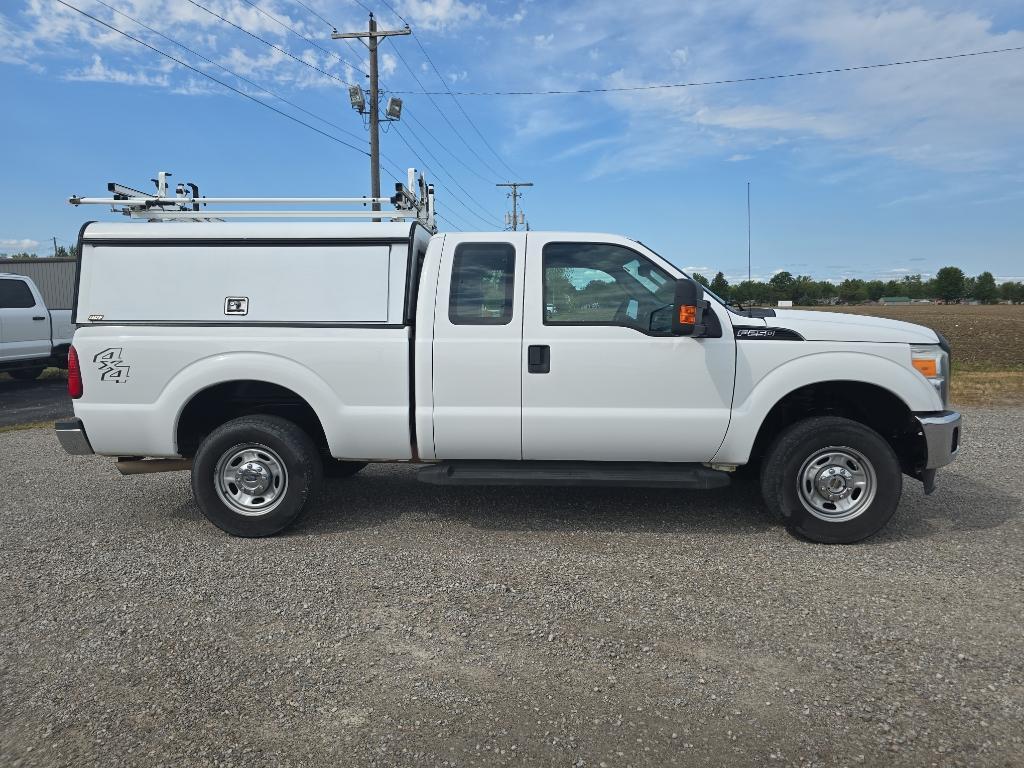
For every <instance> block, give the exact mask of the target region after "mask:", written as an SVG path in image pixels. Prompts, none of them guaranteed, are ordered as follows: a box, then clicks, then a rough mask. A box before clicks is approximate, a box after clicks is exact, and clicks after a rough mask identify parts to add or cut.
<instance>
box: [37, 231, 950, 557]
mask: <svg viewBox="0 0 1024 768" xmlns="http://www.w3.org/2000/svg"><path fill="white" fill-rule="evenodd" d="M183 215H195V214H183ZM81 254H82V256H81V263H80V276H79V292H78V299H77V306H76V316H75V322H76V323H77V325H78V328H77V331H76V333H75V338H74V348H73V351H72V354H71V361H70V366H71V368H70V376H69V388H70V391H71V394H72V396H73V397H74V398H75V400H74V408H75V415H76V418H75V419H74V420H71V421H67V422H62V423H59V424H58V425H57V432H58V435H59V437H60V439H61V442H62V444H63V445H64V446H65V448H66V449H67V450H68V451H69V452H71V453H93V452H94V453H98V454H103V455H106V456H116V457H119V467H121V469H122V471H124V472H147V471H159V470H169V469H184V468H191V471H192V488H193V492H194V495H195V498H196V501H197V502H198V505H199V508H200V509H201V510H202V511H203V513H204V514H205V515H206V516H207V517H208V518H209V519H210V520H211V521H212V522H213V523H215V524H216V525H218V526H219V527H221V528H222V529H224V530H225V531H228V532H230V533H232V534H236V535H242V536H265V535H270V534H273V533H276V532H278V531H280V530H281V529H283V528H284V527H285V526H287V525H288V524H289V523H291V522H292V521H293V520H294V519H295V518H296V517H297V516H298V515H299V514H300V512H301V511H302V510H303V509H304V508H305V507H306V506H307V505H308V504H309V503H310V500H311V499H312V498H313V496H314V494H315V493H316V491H317V488H318V486H319V484H320V481H321V477H322V475H323V474H330V475H349V474H354V473H355V472H357V471H358V470H359V469H361V468H362V467H363V466H364V465H365V464H366V463H368V462H396V461H397V462H412V463H419V464H423V465H424V467H423V468H422V469H421V470H420V472H419V478H420V479H421V480H423V481H425V482H429V483H434V484H440V485H451V484H484V485H509V484H523V483H533V484H554V485H578V484H605V485H632V486H641V487H643V486H648V487H676V488H684V489H685V488H702V489H706V488H715V487H720V486H724V485H727V484H728V483H729V482H730V479H731V478H732V476H733V474H734V472H735V471H736V470H737V469H741V470H743V468H745V467H747V465H750V466H749V467H747V469H746V471H747V472H750V471H751V470H753V469H756V470H757V471H759V473H760V474H759V475H757V477H759V481H760V484H761V488H762V491H763V495H764V502H765V505H766V507H767V509H768V510H769V511H770V512H772V513H773V514H775V515H777V516H778V517H779V518H780V519H782V520H783V521H785V523H786V525H787V527H788V528H789V529H790V530H791V531H792V532H794V533H796V534H799V535H801V536H803V537H806V538H809V539H812V540H815V541H821V542H830V543H844V542H852V541H857V540H859V539H863V538H865V537H867V536H870V535H871V534H873V533H875V532H876V531H878V530H879V529H880V528H882V527H883V526H884V525H885V524H886V522H887V521H888V520H889V518H890V517H891V516H892V514H893V512H894V511H895V509H896V507H897V504H898V503H899V499H900V493H901V488H902V481H903V477H904V475H906V476H909V477H911V478H915V479H917V480H920V481H922V482H923V483H924V486H925V491H926V492H930V491H931V490H932V487H933V485H934V477H935V470H936V469H937V468H939V467H942V466H943V465H945V464H948V463H949V462H950V461H951V460H952V459H953V458H954V456H955V455H956V453H957V449H958V446H959V428H960V415H959V414H957V413H956V412H953V411H951V410H949V374H950V368H949V348H948V346H947V344H946V342H945V340H944V339H943V338H941V337H940V336H938V335H936V333H935V332H934V331H932V330H929V329H928V328H924V327H921V326H918V325H912V324H909V323H902V322H895V321H891V320H881V319H874V318H868V317H862V316H851V315H843V314H834V313H820V312H806V311H790V310H777V311H775V310H770V309H750V310H740V309H737V308H735V307H732V306H728V305H726V304H725V303H723V302H722V301H721V300H719V299H718V298H717V297H716V296H714V295H712V294H710V293H709V292H708V291H706V290H704V289H702V288H701V287H700V286H699V285H698V284H697V283H695V282H694V281H693V280H691V279H690V278H689V277H687V276H686V275H685V274H684V273H683V272H682V271H681V270H680V269H679V268H678V267H676V266H675V265H673V264H672V263H671V262H669V261H668V260H666V259H665V258H662V257H661V256H660V255H658V254H657V253H655V252H654V251H652V250H651V249H650V248H648V247H646V246H644V245H643V244H641V243H639V242H636V241H633V240H630V239H627V238H625V237H619V236H616V235H607V234H594V233H579V232H538V231H531V232H486V233H447V234H432V233H431V232H430V231H428V230H427V229H426V228H425V227H423V226H422V225H420V224H418V223H413V224H412V225H411V226H410V225H409V224H403V223H394V222H381V223H363V224H357V223H316V222H313V223H233V222H213V221H201V222H172V223H99V224H97V223H93V224H90V225H88V226H87V227H85V228H83V233H82V237H81ZM381 503H386V500H385V499H382V500H381Z"/></svg>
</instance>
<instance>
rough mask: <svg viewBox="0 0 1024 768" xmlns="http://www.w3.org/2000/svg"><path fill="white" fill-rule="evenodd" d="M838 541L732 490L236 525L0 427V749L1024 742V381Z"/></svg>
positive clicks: (40, 435) (1006, 750)
mask: <svg viewBox="0 0 1024 768" xmlns="http://www.w3.org/2000/svg"><path fill="white" fill-rule="evenodd" d="M965 429H966V433H965V446H964V449H963V451H962V455H961V457H960V460H959V461H958V462H957V463H956V464H955V465H954V467H953V468H952V469H949V470H947V471H945V472H943V473H940V488H939V490H938V491H937V492H936V493H935V495H934V496H932V497H931V498H929V499H926V498H925V497H924V496H923V494H922V492H921V487H920V485H919V484H918V483H908V484H907V486H906V488H905V490H904V498H903V504H902V507H901V508H900V510H899V512H898V513H897V517H896V518H895V519H894V521H893V522H892V523H891V524H890V526H889V528H888V529H887V530H886V531H885V532H883V534H881V535H879V536H878V537H876V538H875V539H872V540H871V541H869V542H866V543H864V544H860V545H855V546H850V547H825V546H816V545H812V544H808V543H803V542H799V541H796V540H794V539H792V538H790V537H789V536H788V535H787V534H786V533H785V532H784V531H783V530H782V529H780V528H778V527H776V526H774V525H771V524H769V523H768V522H767V521H766V520H765V518H764V517H763V516H762V513H761V511H760V504H759V502H758V500H757V497H756V495H755V494H754V493H753V492H752V491H750V490H749V489H742V488H739V489H728V490H725V491H714V492H707V493H682V492H674V491H641V490H621V491H607V490H600V491H590V490H588V491H580V490H573V489H554V490H551V489H496V490H480V489H464V488H456V489H438V488H434V487H431V486H426V485H423V484H420V483H417V482H416V481H415V479H414V470H413V469H412V468H409V467H403V466H397V465H394V466H379V467H371V468H368V469H367V470H366V471H364V472H363V473H362V474H361V475H359V476H357V477H356V478H353V479H351V480H346V481H337V482H333V483H331V484H329V485H328V487H327V488H326V491H325V493H324V495H323V497H322V499H321V501H320V503H319V504H318V506H317V507H316V508H315V509H314V510H313V511H312V513H311V514H310V515H309V516H308V517H307V518H306V519H305V520H304V522H303V523H302V524H300V525H299V527H298V528H297V529H296V530H294V531H293V532H292V533H291V534H290V535H285V536H281V537H278V538H275V539H269V540H261V541H249V540H239V539H232V538H229V537H228V536H226V535H224V534H222V533H221V532H219V531H218V530H217V529H215V528H214V527H213V526H212V525H210V524H209V523H207V522H206V521H205V520H204V519H203V518H202V517H201V516H200V514H199V512H198V511H197V509H196V507H195V505H194V504H193V503H192V501H191V498H190V494H189V489H188V477H187V475H186V474H184V473H176V474H166V475H154V476H149V477H134V478H122V477H120V476H119V475H117V473H116V471H115V470H114V468H113V466H112V464H111V462H110V460H106V459H100V458H92V457H75V458H72V457H68V456H65V455H63V454H62V453H61V452H60V450H59V448H58V446H57V444H56V441H55V440H54V439H53V437H52V436H51V435H50V434H49V433H48V432H45V431H26V432H14V433H8V434H0V489H2V493H0V516H2V520H3V524H4V528H3V531H4V532H3V535H2V537H0V542H2V543H0V636H2V638H3V640H2V645H0V765H4V766H22V765H24V766H29V765H69V766H71V765H74V766H84V765H102V766H117V765H130V766H149V765H154V766H156V765H167V766H203V765H222V766H235V765H237V766H240V765H252V766H269V765H294V766H300V765H304V766H320V765H323V766H348V765H359V766H369V765H379V766H408V765H442V766H443V765H459V766H469V765H485V764H486V765H556V766H572V765H585V766H601V765H606V766H627V765H634V766H647V765H650V766H662V765H674V764H678V765H730V766H742V765H822V766H831V765H855V764H863V765H865V766H877V765H899V766H932V765H936V766H949V765H964V766H967V765H971V766H976V765H993V766H1009V765H1021V764H1024V727H1022V725H1021V724H1022V722H1024V638H1022V626H1024V622H1022V619H1024V578H1022V562H1024V561H1022V557H1021V555H1022V553H1024V525H1022V507H1024V485H1022V484H1021V482H1020V478H1021V476H1022V475H1024V459H1022V452H1021V443H1022V438H1021V435H1024V410H1022V409H1013V410H998V411H996V410H993V411H984V410H972V411H969V412H968V413H967V414H966V427H965Z"/></svg>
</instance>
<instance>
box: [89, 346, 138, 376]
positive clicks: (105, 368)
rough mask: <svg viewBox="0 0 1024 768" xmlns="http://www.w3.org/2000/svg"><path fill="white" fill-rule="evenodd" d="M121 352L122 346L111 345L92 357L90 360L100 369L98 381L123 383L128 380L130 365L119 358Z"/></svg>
mask: <svg viewBox="0 0 1024 768" xmlns="http://www.w3.org/2000/svg"><path fill="white" fill-rule="evenodd" d="M122 354H123V348H122V347H111V348H110V349H104V350H103V351H102V352H100V353H98V354H97V355H96V356H95V357H93V359H92V361H93V362H94V363H96V365H97V366H98V367H99V369H100V381H112V382H114V383H115V384H124V383H125V382H126V381H127V380H128V373H129V372H130V371H131V369H132V367H131V366H130V365H128V364H127V363H125V361H124V360H122V359H121V356H122Z"/></svg>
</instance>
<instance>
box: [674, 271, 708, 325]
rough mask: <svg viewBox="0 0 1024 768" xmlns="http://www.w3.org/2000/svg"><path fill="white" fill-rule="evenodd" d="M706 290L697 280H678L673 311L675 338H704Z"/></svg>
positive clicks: (685, 278) (687, 278) (706, 304)
mask: <svg viewBox="0 0 1024 768" xmlns="http://www.w3.org/2000/svg"><path fill="white" fill-rule="evenodd" d="M707 306H708V303H707V302H706V301H705V300H704V288H703V287H701V284H700V283H698V282H697V281H696V280H693V279H691V278H689V277H684V278H681V279H679V280H676V294H675V300H674V308H673V311H672V334H673V335H674V336H703V335H704V332H705V328H704V310H705V309H706V308H707Z"/></svg>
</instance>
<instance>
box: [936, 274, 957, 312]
mask: <svg viewBox="0 0 1024 768" xmlns="http://www.w3.org/2000/svg"><path fill="white" fill-rule="evenodd" d="M935 295H936V296H938V298H940V299H942V300H943V301H944V302H945V303H946V304H956V303H958V302H959V301H960V300H961V299H962V298H963V297H964V273H963V270H962V269H960V267H943V268H942V269H940V270H939V271H938V273H937V274H936V275H935Z"/></svg>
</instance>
